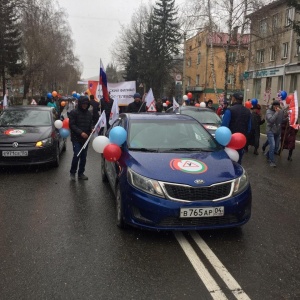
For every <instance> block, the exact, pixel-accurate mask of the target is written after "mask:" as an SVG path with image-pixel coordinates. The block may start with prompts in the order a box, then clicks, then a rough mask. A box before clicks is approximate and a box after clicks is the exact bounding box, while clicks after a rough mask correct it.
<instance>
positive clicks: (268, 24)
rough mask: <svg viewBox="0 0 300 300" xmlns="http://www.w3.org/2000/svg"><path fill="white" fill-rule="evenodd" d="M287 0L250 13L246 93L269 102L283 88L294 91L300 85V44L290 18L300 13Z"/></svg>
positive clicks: (265, 102)
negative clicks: (289, 5) (299, 44)
mask: <svg viewBox="0 0 300 300" xmlns="http://www.w3.org/2000/svg"><path fill="white" fill-rule="evenodd" d="M286 2H287V1H286V0H277V1H274V2H272V3H270V4H268V5H266V6H264V7H262V8H261V9H259V10H257V11H255V12H254V13H252V14H250V15H248V18H249V19H250V21H251V40H250V55H249V58H248V63H247V70H246V72H245V74H244V78H245V97H246V98H250V99H252V98H257V99H258V100H259V103H261V104H263V105H268V104H269V103H271V101H272V99H273V98H276V97H277V94H278V92H279V91H282V90H284V91H286V92H287V93H292V92H293V91H294V90H296V89H297V87H298V86H300V55H299V52H300V48H299V46H298V45H297V39H299V38H300V37H298V36H297V34H296V33H295V32H294V31H293V29H292V26H291V22H290V20H295V18H298V20H299V15H297V14H296V13H295V10H294V8H292V7H288V5H287V3H286Z"/></svg>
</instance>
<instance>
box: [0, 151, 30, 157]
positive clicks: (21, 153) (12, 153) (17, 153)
mask: <svg viewBox="0 0 300 300" xmlns="http://www.w3.org/2000/svg"><path fill="white" fill-rule="evenodd" d="M2 156H28V151H2Z"/></svg>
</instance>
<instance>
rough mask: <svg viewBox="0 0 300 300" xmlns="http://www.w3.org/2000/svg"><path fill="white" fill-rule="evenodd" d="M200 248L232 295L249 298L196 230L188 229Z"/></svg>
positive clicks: (239, 298) (238, 297)
mask: <svg viewBox="0 0 300 300" xmlns="http://www.w3.org/2000/svg"><path fill="white" fill-rule="evenodd" d="M189 233H190V235H191V236H192V238H193V239H194V241H195V242H196V244H197V245H198V247H199V248H200V250H201V251H202V252H203V254H204V255H205V256H206V258H207V259H208V260H209V262H210V263H211V264H212V266H213V267H214V269H215V270H216V271H217V273H218V274H219V276H220V277H221V278H222V279H223V281H224V282H225V284H226V285H227V286H228V288H229V289H230V290H231V292H232V293H233V295H234V296H235V297H236V298H237V299H238V300H250V298H249V297H248V295H247V294H246V293H245V292H244V291H243V290H242V288H241V286H240V285H239V284H238V283H237V282H236V280H235V279H234V278H233V277H232V275H231V274H230V273H229V272H228V270H227V269H226V268H225V266H224V265H223V264H222V263H221V261H220V260H219V259H218V258H217V256H216V255H215V254H214V253H213V251H212V250H211V249H210V248H209V247H208V245H207V244H206V243H205V241H204V240H203V239H202V238H201V237H200V236H199V234H197V232H194V231H190V232H189Z"/></svg>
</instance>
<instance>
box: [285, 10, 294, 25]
mask: <svg viewBox="0 0 300 300" xmlns="http://www.w3.org/2000/svg"><path fill="white" fill-rule="evenodd" d="M291 20H292V8H291V7H289V8H287V9H286V11H285V26H290V25H291Z"/></svg>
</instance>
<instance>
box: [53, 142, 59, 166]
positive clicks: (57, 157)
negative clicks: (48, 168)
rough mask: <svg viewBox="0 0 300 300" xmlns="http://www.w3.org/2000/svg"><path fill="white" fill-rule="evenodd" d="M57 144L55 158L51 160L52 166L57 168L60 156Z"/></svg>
mask: <svg viewBox="0 0 300 300" xmlns="http://www.w3.org/2000/svg"><path fill="white" fill-rule="evenodd" d="M59 154H60V153H59V146H57V147H56V153H55V160H54V162H53V166H54V167H55V168H57V167H58V166H59V162H60V157H59Z"/></svg>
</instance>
